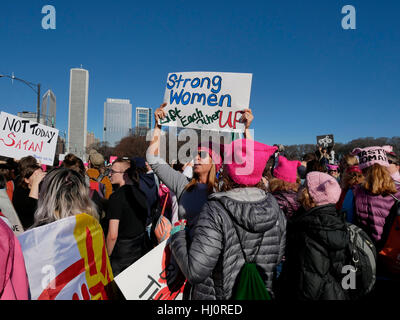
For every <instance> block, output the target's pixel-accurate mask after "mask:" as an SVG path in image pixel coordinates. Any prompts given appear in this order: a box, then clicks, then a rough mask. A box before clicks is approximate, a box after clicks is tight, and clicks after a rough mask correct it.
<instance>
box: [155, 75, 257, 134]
mask: <svg viewBox="0 0 400 320" xmlns="http://www.w3.org/2000/svg"><path fill="white" fill-rule="evenodd" d="M251 83H252V74H247V73H223V72H219V73H218V72H182V73H170V74H169V75H168V79H167V88H166V91H165V95H164V103H167V106H166V108H165V111H166V112H167V117H166V118H165V119H163V120H161V121H160V124H161V125H164V126H173V127H182V128H192V129H202V130H213V131H227V132H244V129H245V128H244V124H243V123H240V122H239V120H240V118H241V116H242V112H241V111H243V110H244V109H247V108H249V105H250V92H251Z"/></svg>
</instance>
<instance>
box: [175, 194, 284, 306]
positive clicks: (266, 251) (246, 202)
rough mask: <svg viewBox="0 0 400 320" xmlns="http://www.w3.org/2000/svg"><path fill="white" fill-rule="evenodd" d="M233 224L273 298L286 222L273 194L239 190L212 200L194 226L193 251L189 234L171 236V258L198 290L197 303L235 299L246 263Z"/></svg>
mask: <svg viewBox="0 0 400 320" xmlns="http://www.w3.org/2000/svg"><path fill="white" fill-rule="evenodd" d="M232 218H233V219H232ZM233 224H235V226H236V229H237V231H238V233H239V237H240V239H241V244H242V247H243V249H244V251H245V253H246V256H247V260H248V262H253V261H254V260H255V262H256V263H257V265H258V267H259V268H260V269H261V271H262V272H261V276H262V277H263V279H264V281H265V285H266V287H267V289H268V291H269V292H270V293H271V295H272V296H274V293H273V288H272V281H273V277H274V271H275V269H276V265H277V264H279V262H280V261H281V259H282V256H283V254H284V250H285V242H286V218H285V215H284V213H283V212H282V210H281V209H280V208H279V205H278V202H277V201H276V199H275V198H274V197H273V196H272V195H271V194H270V193H267V194H266V193H265V192H264V191H263V190H261V189H257V188H241V189H234V190H231V191H229V192H221V193H215V194H212V195H211V196H210V197H209V201H208V202H207V203H206V204H205V205H204V207H203V209H202V211H201V213H200V216H199V220H198V222H197V224H196V226H195V227H194V230H193V239H192V244H191V246H190V249H189V250H188V247H187V242H186V234H185V232H183V231H181V232H177V233H175V234H174V235H173V236H172V237H171V249H172V253H173V255H174V257H175V259H176V261H177V263H178V265H179V267H180V269H181V270H182V272H183V274H184V275H185V276H186V278H187V279H188V281H189V282H190V283H191V284H192V285H194V287H195V288H196V297H195V298H196V299H202V300H214V299H217V300H227V299H230V298H231V296H232V289H233V287H234V285H235V282H236V278H237V277H238V275H239V272H240V270H241V269H242V267H243V265H244V263H245V259H244V256H243V253H242V250H241V248H240V244H239V238H238V236H237V233H236V231H235V228H234V225H233ZM261 241H262V243H261ZM260 243H261V247H260V249H259V252H258V255H257V256H256V257H255V254H256V252H257V250H258V246H259V244H260ZM211 279H212V281H210V280H211ZM210 286H213V287H210Z"/></svg>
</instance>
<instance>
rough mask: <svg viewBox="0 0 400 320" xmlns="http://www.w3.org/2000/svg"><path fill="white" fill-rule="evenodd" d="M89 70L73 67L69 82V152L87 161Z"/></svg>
mask: <svg viewBox="0 0 400 320" xmlns="http://www.w3.org/2000/svg"><path fill="white" fill-rule="evenodd" d="M88 92H89V71H87V70H84V69H71V72H70V83H69V116H68V153H73V154H75V155H76V156H78V157H79V158H81V159H82V160H83V161H86V138H87V136H86V132H87V113H88Z"/></svg>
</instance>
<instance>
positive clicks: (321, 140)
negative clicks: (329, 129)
mask: <svg viewBox="0 0 400 320" xmlns="http://www.w3.org/2000/svg"><path fill="white" fill-rule="evenodd" d="M317 145H319V146H321V147H325V148H328V147H333V146H334V145H335V140H334V139H333V134H326V135H324V136H317Z"/></svg>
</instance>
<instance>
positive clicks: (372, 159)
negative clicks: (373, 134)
mask: <svg viewBox="0 0 400 320" xmlns="http://www.w3.org/2000/svg"><path fill="white" fill-rule="evenodd" d="M386 152H391V150H390V148H389V146H384V147H369V148H364V149H361V148H356V149H354V150H353V151H352V152H351V153H352V154H353V155H356V156H357V157H358V162H359V167H360V169H361V170H362V169H364V168H368V167H370V166H372V165H374V164H375V163H377V164H380V165H381V166H384V167H388V166H389V161H388V158H387V156H386Z"/></svg>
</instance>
